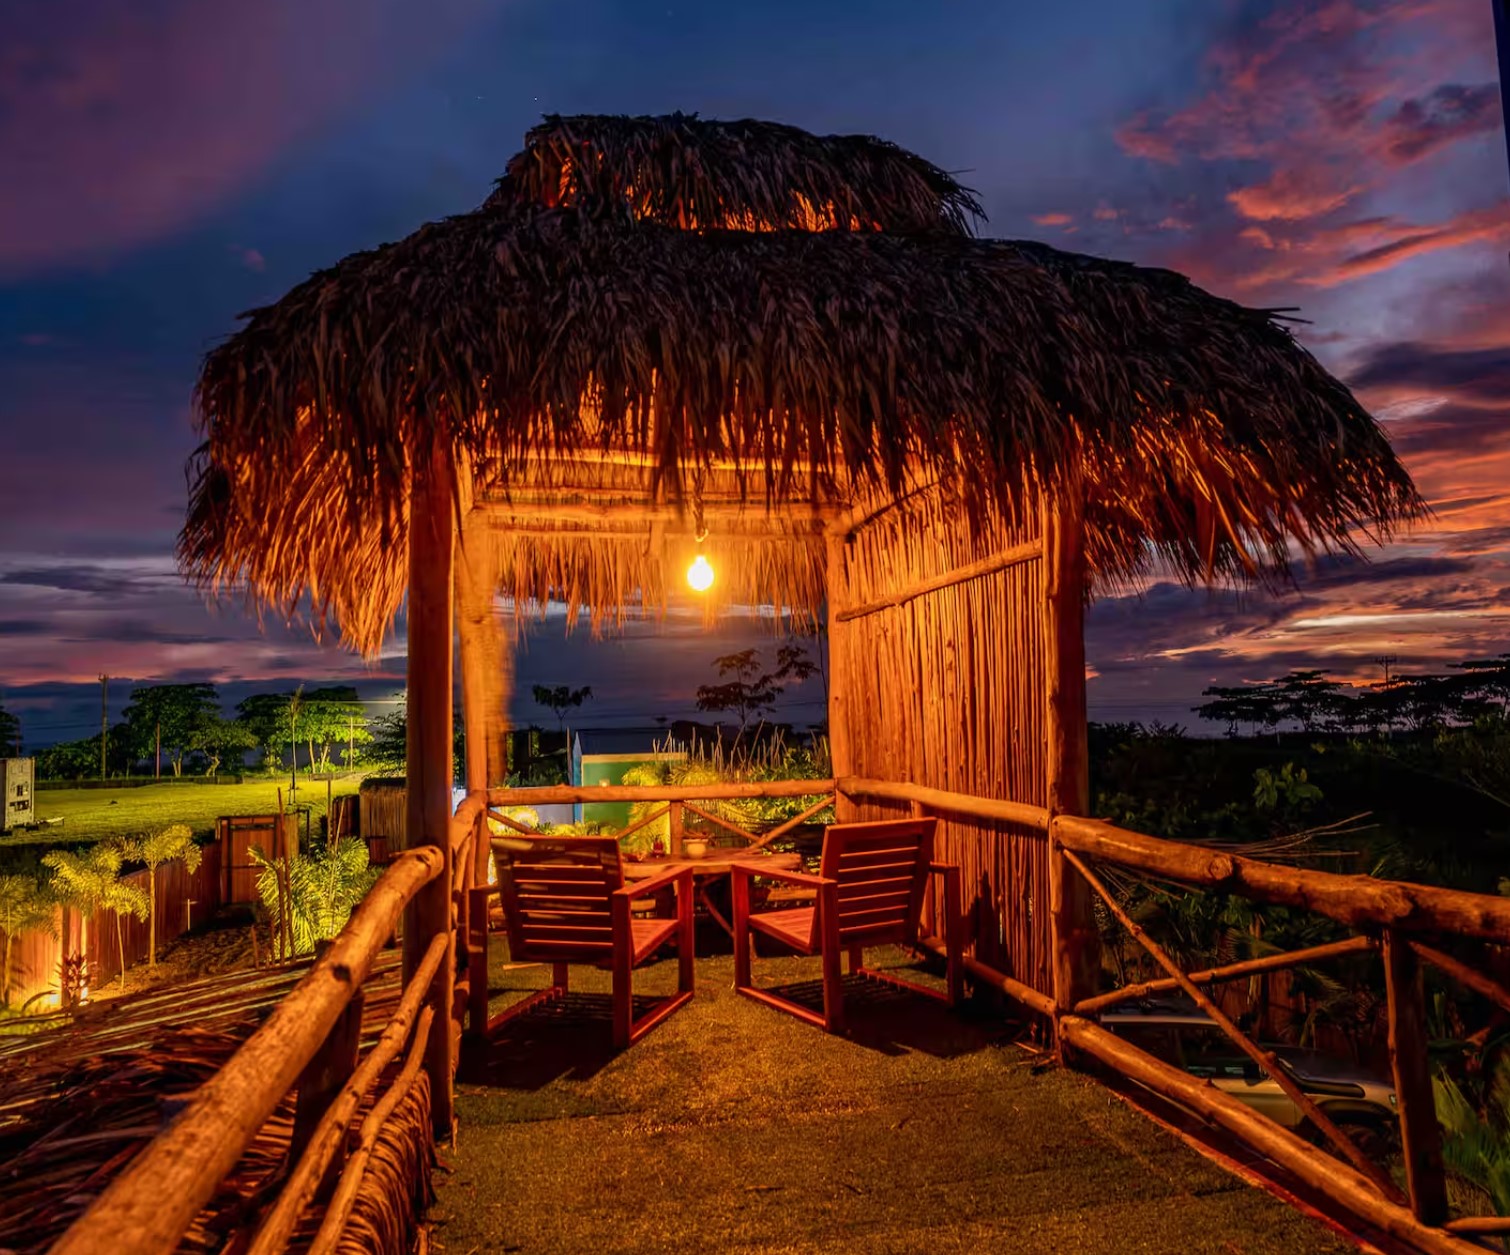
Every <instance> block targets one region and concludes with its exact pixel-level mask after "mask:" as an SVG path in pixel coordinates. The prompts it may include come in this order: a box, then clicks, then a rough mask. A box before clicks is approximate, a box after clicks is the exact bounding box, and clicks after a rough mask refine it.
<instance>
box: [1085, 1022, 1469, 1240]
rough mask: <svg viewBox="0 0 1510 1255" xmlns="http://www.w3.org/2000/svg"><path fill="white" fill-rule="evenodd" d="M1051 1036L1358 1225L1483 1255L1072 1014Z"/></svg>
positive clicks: (1260, 1118)
mask: <svg viewBox="0 0 1510 1255" xmlns="http://www.w3.org/2000/svg"><path fill="white" fill-rule="evenodd" d="M1057 1027H1058V1032H1059V1034H1060V1036H1061V1037H1062V1038H1063V1039H1064V1041H1065V1042H1066V1043H1067V1044H1068V1045H1069V1046H1071V1047H1072V1048H1073V1049H1075V1050H1077V1051H1082V1052H1084V1054H1085V1055H1087V1056H1089V1057H1090V1058H1092V1059H1094V1060H1096V1061H1097V1062H1098V1063H1100V1064H1102V1065H1104V1066H1105V1067H1107V1068H1109V1069H1111V1070H1112V1071H1114V1072H1117V1073H1119V1074H1121V1075H1122V1076H1125V1077H1127V1078H1128V1079H1129V1080H1132V1081H1136V1082H1137V1083H1138V1084H1139V1085H1142V1086H1145V1087H1146V1088H1148V1089H1150V1090H1152V1091H1153V1092H1154V1093H1156V1094H1159V1095H1160V1096H1162V1097H1164V1098H1167V1099H1169V1100H1170V1101H1171V1102H1175V1103H1178V1104H1179V1105H1180V1106H1181V1107H1184V1108H1185V1109H1186V1110H1189V1111H1194V1112H1196V1113H1198V1114H1199V1115H1200V1116H1202V1117H1204V1118H1205V1119H1207V1120H1209V1121H1211V1122H1212V1123H1213V1124H1216V1125H1217V1126H1219V1127H1221V1128H1223V1129H1225V1130H1226V1131H1227V1132H1229V1133H1231V1134H1234V1135H1235V1136H1236V1137H1238V1138H1239V1139H1240V1140H1241V1141H1243V1142H1244V1143H1246V1144H1247V1145H1248V1146H1251V1147H1252V1148H1253V1149H1255V1150H1257V1151H1258V1152H1259V1153H1260V1154H1262V1155H1264V1156H1266V1157H1267V1158H1269V1159H1271V1160H1273V1161H1274V1162H1275V1163H1276V1164H1278V1165H1279V1166H1280V1167H1282V1168H1285V1169H1287V1170H1288V1171H1290V1172H1293V1173H1294V1174H1295V1176H1296V1177H1298V1178H1299V1179H1300V1180H1302V1181H1304V1182H1306V1183H1307V1184H1308V1185H1310V1186H1313V1187H1314V1188H1316V1189H1317V1190H1319V1191H1320V1192H1321V1193H1322V1194H1324V1195H1325V1196H1326V1197H1327V1198H1329V1199H1330V1200H1331V1201H1332V1202H1333V1203H1335V1204H1336V1205H1337V1206H1339V1207H1340V1208H1342V1210H1343V1211H1345V1212H1347V1213H1349V1214H1351V1215H1354V1216H1358V1217H1360V1218H1362V1219H1363V1220H1365V1221H1367V1222H1368V1223H1369V1224H1372V1225H1374V1226H1375V1227H1376V1228H1378V1229H1380V1230H1382V1231H1383V1232H1384V1233H1386V1234H1388V1235H1389V1236H1390V1237H1392V1238H1396V1239H1398V1240H1399V1241H1401V1242H1403V1243H1406V1244H1407V1245H1409V1246H1410V1247H1411V1248H1412V1249H1414V1250H1418V1251H1421V1252H1423V1255H1483V1248H1482V1247H1480V1246H1477V1245H1475V1244H1473V1243H1471V1242H1468V1241H1465V1240H1463V1239H1462V1238H1459V1237H1455V1236H1454V1235H1453V1234H1452V1233H1450V1232H1447V1231H1445V1230H1444V1229H1442V1228H1438V1227H1437V1226H1434V1225H1427V1224H1423V1223H1421V1221H1419V1220H1417V1219H1416V1217H1415V1216H1414V1215H1412V1214H1411V1212H1410V1210H1409V1209H1408V1208H1405V1207H1401V1206H1400V1205H1399V1204H1398V1203H1393V1202H1390V1201H1389V1200H1388V1199H1385V1198H1382V1197H1381V1196H1380V1194H1379V1191H1378V1190H1377V1189H1375V1188H1374V1184H1373V1182H1372V1181H1370V1180H1369V1179H1368V1178H1367V1177H1365V1176H1364V1175H1363V1174H1362V1173H1360V1172H1357V1171H1355V1170H1354V1169H1353V1168H1352V1167H1351V1166H1350V1165H1348V1164H1345V1163H1343V1162H1341V1161H1340V1160H1337V1159H1334V1158H1332V1157H1331V1156H1330V1155H1328V1154H1326V1153H1325V1152H1323V1151H1321V1150H1318V1149H1317V1148H1316V1147H1314V1146H1311V1145H1309V1144H1308V1143H1307V1142H1305V1141H1303V1140H1301V1139H1300V1138H1298V1137H1296V1136H1295V1135H1294V1134H1293V1133H1291V1132H1290V1131H1289V1130H1288V1129H1286V1128H1285V1127H1284V1126H1283V1125H1280V1124H1277V1123H1275V1122H1274V1121H1273V1120H1271V1119H1269V1117H1268V1116H1265V1115H1261V1114H1259V1113H1258V1112H1256V1111H1254V1110H1253V1108H1251V1107H1249V1106H1247V1105H1246V1104H1244V1103H1241V1102H1239V1101H1238V1100H1237V1099H1236V1098H1233V1097H1232V1096H1231V1095H1230V1094H1226V1093H1223V1092H1222V1091H1221V1090H1219V1089H1215V1088H1213V1087H1212V1086H1211V1085H1209V1084H1207V1083H1206V1082H1205V1081H1203V1080H1201V1079H1200V1078H1199V1077H1195V1076H1191V1075H1190V1073H1188V1072H1184V1071H1182V1070H1180V1069H1179V1068H1176V1067H1173V1066H1171V1065H1170V1064H1167V1063H1163V1062H1161V1061H1160V1060H1158V1059H1155V1058H1154V1057H1153V1056H1152V1055H1149V1054H1146V1053H1145V1052H1143V1051H1141V1050H1139V1049H1138V1048H1137V1047H1136V1046H1133V1045H1131V1044H1129V1043H1128V1042H1125V1041H1123V1040H1122V1039H1121V1038H1120V1037H1118V1036H1116V1035H1115V1034H1113V1033H1110V1032H1108V1031H1107V1030H1106V1029H1104V1028H1102V1027H1101V1026H1100V1025H1098V1024H1096V1023H1094V1022H1092V1021H1091V1020H1087V1019H1085V1018H1083V1017H1081V1016H1078V1015H1064V1016H1061V1017H1060V1018H1059V1022H1058V1026H1057Z"/></svg>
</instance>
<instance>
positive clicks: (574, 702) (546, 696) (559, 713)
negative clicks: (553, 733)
mask: <svg viewBox="0 0 1510 1255" xmlns="http://www.w3.org/2000/svg"><path fill="white" fill-rule="evenodd" d="M530 691H531V693H533V694H534V697H535V701H536V703H537V704H539V705H541V706H544V707H545V708H546V709H547V710H550V711H554V712H555V715H556V727H557V729H558V730H561V731H564V730H565V728H566V712H567V711H568V710H576V709H578V708H579V707H580V706H581V705H582V703H583V702H585V701H588V700H590V699H591V697H592V689H591V688H589V687H586V686H584V687H582V688H579V689H574V688H572V687H571V686H570V685H569V684H551V685H546V684H536V685H535V686H534V687H533V688H532V689H531V690H530Z"/></svg>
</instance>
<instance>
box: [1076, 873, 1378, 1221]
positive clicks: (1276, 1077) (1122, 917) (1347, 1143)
mask: <svg viewBox="0 0 1510 1255" xmlns="http://www.w3.org/2000/svg"><path fill="white" fill-rule="evenodd" d="M1064 858H1065V861H1066V862H1067V863H1069V864H1070V865H1071V866H1072V867H1074V868H1075V870H1076V871H1078V872H1079V873H1080V874H1081V876H1083V877H1084V878H1085V883H1086V884H1088V885H1089V886H1090V887H1091V889H1092V890H1094V891H1095V893H1096V894H1097V896H1099V897H1100V899H1101V900H1102V901H1103V902H1104V903H1106V908H1107V910H1109V911H1110V912H1111V913H1112V915H1113V916H1114V917H1115V918H1116V920H1117V922H1118V923H1119V924H1121V925H1122V927H1123V928H1125V929H1127V931H1128V932H1129V933H1130V934H1131V935H1132V936H1133V938H1134V939H1135V940H1136V941H1137V942H1138V944H1139V945H1141V946H1142V947H1143V948H1144V949H1145V950H1147V951H1148V953H1149V954H1150V955H1151V956H1152V958H1153V960H1154V962H1155V963H1157V964H1158V965H1159V966H1160V967H1162V968H1163V969H1164V970H1165V971H1166V972H1168V973H1169V975H1170V976H1171V977H1173V978H1174V980H1175V981H1176V982H1177V983H1178V984H1179V986H1180V988H1181V989H1182V990H1184V991H1185V993H1186V994H1187V995H1188V996H1189V997H1190V998H1191V999H1192V1000H1193V1001H1194V1002H1195V1004H1196V1006H1198V1007H1200V1009H1201V1010H1202V1011H1204V1012H1205V1013H1206V1015H1207V1016H1208V1017H1209V1018H1210V1019H1211V1021H1212V1022H1213V1023H1214V1024H1215V1025H1216V1026H1217V1027H1218V1028H1219V1029H1221V1030H1222V1032H1223V1033H1224V1034H1225V1035H1226V1037H1227V1038H1228V1040H1229V1041H1231V1042H1232V1044H1233V1045H1234V1046H1236V1047H1237V1048H1238V1049H1239V1050H1241V1051H1242V1052H1243V1053H1244V1054H1245V1055H1247V1056H1248V1058H1250V1059H1252V1060H1253V1062H1254V1063H1255V1064H1257V1065H1258V1067H1260V1068H1261V1069H1263V1070H1264V1071H1266V1072H1267V1073H1268V1074H1269V1077H1270V1079H1271V1080H1273V1082H1274V1083H1275V1084H1276V1085H1278V1086H1279V1088H1280V1089H1282V1090H1284V1092H1285V1096H1286V1097H1287V1098H1288V1099H1289V1100H1290V1101H1291V1102H1293V1103H1294V1104H1295V1105H1296V1106H1297V1107H1299V1108H1300V1110H1301V1112H1302V1113H1303V1114H1304V1115H1305V1117H1306V1119H1308V1120H1309V1121H1310V1122H1311V1123H1312V1124H1314V1125H1315V1126H1316V1127H1317V1128H1318V1129H1319V1130H1320V1131H1321V1132H1322V1133H1323V1134H1324V1135H1325V1136H1326V1139H1327V1140H1328V1141H1329V1142H1331V1143H1332V1144H1333V1145H1334V1146H1336V1147H1337V1149H1338V1150H1340V1151H1341V1152H1342V1153H1343V1154H1344V1155H1346V1156H1347V1157H1348V1159H1349V1160H1350V1161H1351V1163H1352V1164H1353V1166H1354V1167H1355V1168H1357V1169H1358V1171H1359V1172H1361V1173H1362V1174H1363V1175H1364V1176H1366V1177H1368V1178H1369V1180H1371V1181H1373V1183H1374V1184H1375V1185H1376V1186H1378V1187H1379V1189H1380V1191H1381V1192H1382V1193H1383V1194H1384V1196H1385V1197H1386V1198H1390V1199H1394V1198H1398V1197H1399V1191H1398V1190H1397V1189H1396V1187H1395V1184H1394V1182H1393V1181H1391V1180H1390V1179H1389V1177H1388V1176H1387V1175H1386V1174H1385V1173H1384V1172H1383V1171H1382V1170H1381V1169H1380V1168H1379V1166H1378V1165H1377V1164H1375V1163H1374V1162H1373V1160H1371V1159H1370V1158H1369V1157H1368V1156H1367V1155H1365V1154H1364V1153H1363V1152H1362V1151H1361V1150H1359V1149H1358V1147H1357V1146H1356V1145H1354V1144H1353V1139H1352V1138H1350V1137H1348V1135H1347V1134H1346V1133H1344V1132H1343V1131H1342V1130H1341V1129H1339V1128H1338V1127H1337V1125H1336V1124H1335V1123H1334V1122H1333V1121H1332V1119H1331V1117H1330V1116H1328V1115H1327V1114H1326V1112H1324V1111H1322V1109H1321V1108H1320V1107H1318V1106H1317V1105H1316V1103H1315V1101H1314V1100H1313V1099H1312V1098H1311V1096H1310V1095H1309V1094H1307V1093H1306V1092H1305V1091H1304V1090H1303V1089H1301V1088H1300V1086H1299V1085H1297V1084H1296V1083H1295V1081H1294V1079H1293V1078H1292V1077H1291V1076H1290V1074H1289V1073H1288V1072H1287V1071H1286V1070H1285V1068H1284V1065H1283V1064H1281V1063H1280V1061H1279V1059H1278V1058H1277V1057H1276V1056H1275V1054H1274V1052H1273V1051H1271V1050H1265V1049H1263V1047H1261V1046H1259V1045H1256V1044H1255V1043H1254V1042H1252V1041H1250V1040H1249V1038H1248V1036H1247V1034H1245V1033H1244V1032H1243V1031H1242V1030H1241V1029H1240V1028H1238V1027H1237V1025H1236V1024H1234V1023H1233V1022H1232V1021H1231V1020H1230V1019H1228V1018H1227V1015H1226V1013H1225V1012H1223V1011H1222V1009H1221V1008H1220V1007H1218V1006H1217V1005H1216V1003H1214V1002H1212V1001H1211V999H1210V998H1208V997H1207V996H1206V994H1205V993H1204V992H1202V990H1201V988H1200V986H1198V985H1197V984H1196V983H1195V982H1194V981H1192V980H1191V979H1190V978H1189V977H1188V976H1186V975H1185V973H1184V972H1182V971H1181V970H1180V967H1179V965H1178V964H1177V963H1176V962H1175V961H1174V960H1173V959H1171V958H1170V957H1169V955H1168V954H1166V953H1165V952H1164V949H1163V947H1162V946H1160V945H1159V944H1158V942H1156V941H1154V939H1153V938H1152V937H1150V936H1149V935H1148V933H1147V932H1145V931H1144V929H1143V928H1142V927H1141V926H1140V925H1139V924H1138V923H1137V922H1136V921H1135V920H1134V919H1133V918H1132V916H1130V915H1128V913H1127V912H1126V911H1124V910H1123V909H1122V905H1121V903H1119V902H1118V901H1117V899H1116V898H1115V897H1114V896H1113V895H1112V893H1111V891H1110V890H1109V889H1107V887H1106V886H1105V885H1103V884H1102V883H1101V881H1100V879H1099V878H1098V877H1097V876H1096V874H1095V873H1094V872H1092V871H1091V869H1090V868H1089V867H1087V866H1086V865H1085V863H1084V862H1082V861H1081V859H1080V858H1079V856H1078V855H1076V854H1074V853H1072V852H1071V851H1069V850H1066V851H1065V852H1064Z"/></svg>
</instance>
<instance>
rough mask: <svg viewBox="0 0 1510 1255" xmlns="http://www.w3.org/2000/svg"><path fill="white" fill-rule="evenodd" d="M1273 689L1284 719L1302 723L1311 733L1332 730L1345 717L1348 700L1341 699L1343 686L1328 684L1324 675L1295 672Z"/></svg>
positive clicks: (1281, 716) (1313, 672)
mask: <svg viewBox="0 0 1510 1255" xmlns="http://www.w3.org/2000/svg"><path fill="white" fill-rule="evenodd" d="M1272 688H1273V689H1274V691H1275V694H1274V695H1275V699H1276V700H1277V702H1278V707H1279V716H1280V718H1281V719H1288V720H1290V721H1291V722H1293V723H1298V724H1299V725H1300V726H1301V727H1302V728H1304V729H1305V730H1306V731H1307V732H1315V731H1316V730H1317V729H1318V728H1323V727H1328V726H1331V725H1332V724H1333V723H1334V722H1335V721H1336V719H1337V718H1338V717H1339V716H1340V715H1343V716H1345V713H1346V704H1347V699H1346V698H1344V697H1342V696H1341V692H1342V685H1340V684H1338V683H1337V682H1336V681H1335V680H1328V679H1327V678H1326V676H1325V674H1324V673H1323V672H1320V671H1292V672H1290V674H1289V675H1286V676H1284V677H1282V678H1281V679H1279V680H1277V681H1276V682H1275V683H1274V684H1273V685H1272Z"/></svg>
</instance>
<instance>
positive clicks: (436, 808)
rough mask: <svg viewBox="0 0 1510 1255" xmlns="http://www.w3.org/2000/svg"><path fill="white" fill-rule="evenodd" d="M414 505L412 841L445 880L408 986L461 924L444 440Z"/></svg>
mask: <svg viewBox="0 0 1510 1255" xmlns="http://www.w3.org/2000/svg"><path fill="white" fill-rule="evenodd" d="M411 475H412V479H411V485H410V499H409V623H408V638H409V640H408V680H409V688H408V692H409V728H408V734H409V735H408V763H407V770H406V773H405V774H406V778H407V786H406V794H407V810H406V815H405V819H406V824H405V844H406V845H407V847H408V848H410V849H414V848H416V847H417V846H422V845H435V846H438V847H439V848H440V850H441V854H442V857H443V866H442V869H441V874H440V875H439V876H437V877H436V878H435V879H434V880H431V881H430V882H429V883H428V884H426V885H425V887H424V888H423V889H421V890H420V891H419V893H418V894H416V895H415V897H414V900H413V901H412V902H411V903H410V904H409V906H408V908H407V909H406V910H405V911H404V969H403V970H404V980H405V981H406V982H407V981H408V980H410V979H411V978H412V977H413V975H414V974H415V973H416V972H417V971H419V969H420V965H421V963H422V962H423V960H424V957H425V952H426V951H427V950H428V949H429V947H430V943H431V941H432V940H434V938H435V937H436V936H437V935H438V934H442V933H447V934H448V933H450V931H451V928H452V914H453V906H452V896H451V895H452V891H453V889H454V884H453V881H452V870H451V868H452V850H451V774H452V768H451V753H452V748H451V703H452V691H451V675H452V673H451V661H452V660H451V632H452V595H451V594H452V589H451V584H452V580H451V574H452V570H451V568H452V555H453V549H454V536H453V526H452V486H453V469H452V465H451V458H450V450H449V449H448V448H447V446H446V445H445V443H444V442H443V440H442V439H441V438H439V437H437V438H436V440H435V443H434V444H433V445H432V447H431V448H430V449H429V450H428V451H426V452H424V453H420V454H418V455H417V456H416V462H415V465H414V467H413V468H412V472H411ZM455 978H456V964H455V959H454V956H453V957H452V958H451V960H450V961H449V962H445V963H442V964H441V965H440V967H439V969H438V970H437V971H436V973H435V980H434V983H433V985H432V988H431V991H430V997H429V999H427V1001H428V1002H429V1004H430V1005H431V1006H433V1007H434V1008H435V1015H434V1017H433V1018H432V1019H431V1021H430V1038H429V1043H428V1046H427V1049H426V1051H425V1071H426V1073H427V1074H428V1076H429V1080H430V1110H431V1114H432V1117H433V1122H434V1127H435V1135H436V1138H437V1139H438V1140H449V1139H450V1137H451V1132H452V1103H451V1096H452V1088H451V1085H452V1074H453V1072H454V1068H453V1067H452V1062H453V1059H452V1054H453V1052H452V1047H451V1003H452V1001H453V995H454V988H455Z"/></svg>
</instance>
